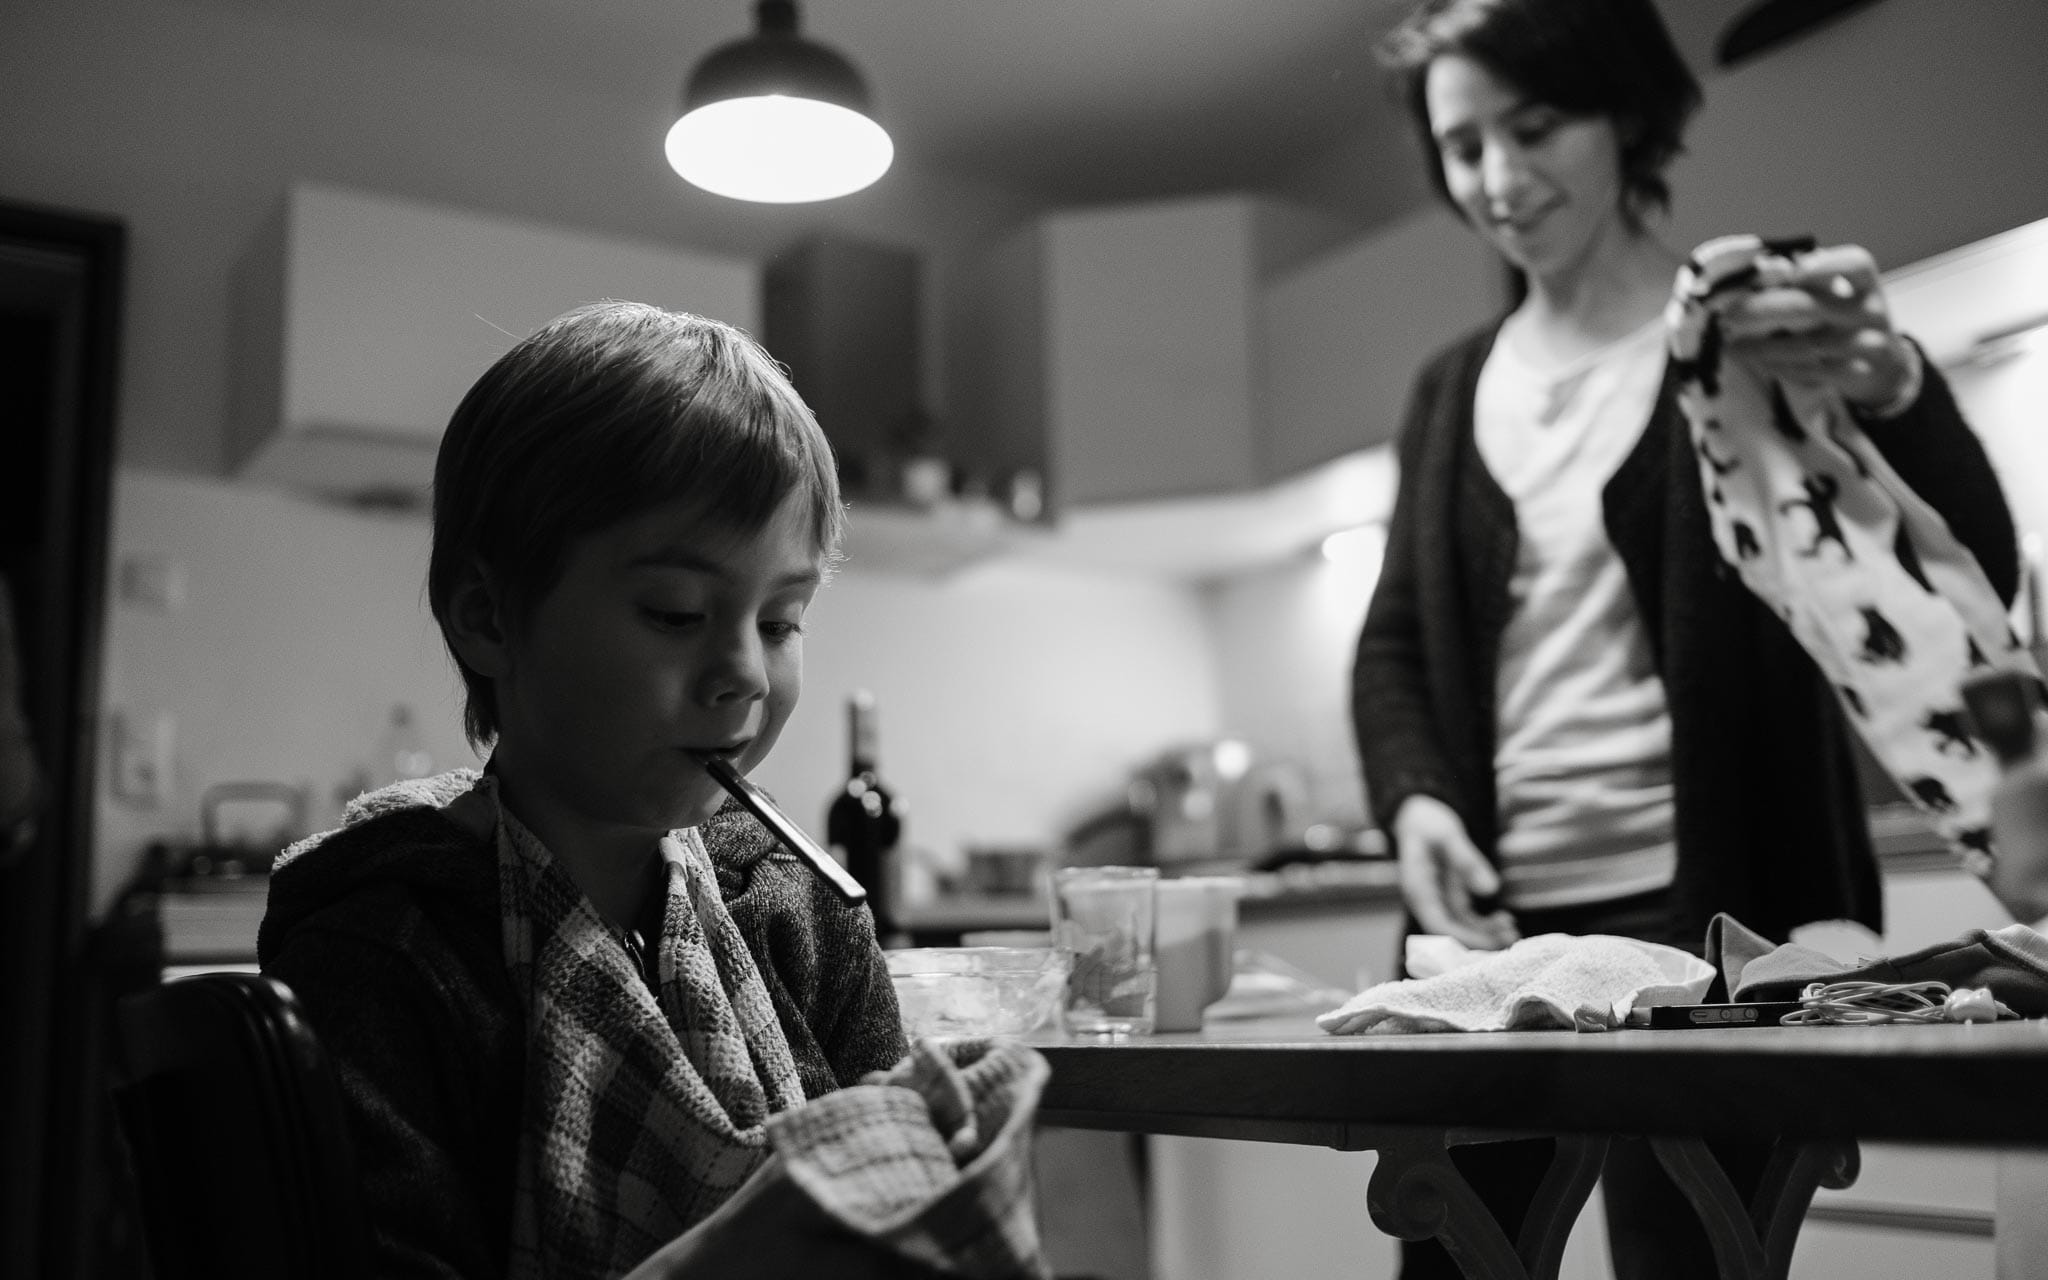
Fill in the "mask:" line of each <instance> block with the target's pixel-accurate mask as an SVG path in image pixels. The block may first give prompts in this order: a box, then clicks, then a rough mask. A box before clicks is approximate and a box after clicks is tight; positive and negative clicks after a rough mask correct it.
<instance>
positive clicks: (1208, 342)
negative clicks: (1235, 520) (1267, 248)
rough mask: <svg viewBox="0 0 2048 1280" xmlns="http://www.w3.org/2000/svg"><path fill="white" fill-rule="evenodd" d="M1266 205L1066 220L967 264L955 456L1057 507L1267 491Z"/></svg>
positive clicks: (952, 320) (953, 367)
mask: <svg viewBox="0 0 2048 1280" xmlns="http://www.w3.org/2000/svg"><path fill="white" fill-rule="evenodd" d="M1253 264H1254V243H1253V213H1252V205H1251V202H1249V201H1247V200H1243V199H1238V198H1218V199H1199V200H1187V201H1174V202H1169V203H1164V204H1149V205H1141V206H1131V207H1120V208H1115V209H1109V210H1088V211H1082V212H1068V213H1059V214H1054V215H1051V216H1049V217H1046V218H1044V219H1042V220H1040V221H1039V222H1037V223H1035V224H1033V225H1031V226H1030V227H1028V228H1026V229H1024V230H1023V231H1021V232H1019V233H1017V234H1015V235H1013V236H1012V237H1010V238H1009V239H1008V240H1006V241H1004V242H1002V243H1000V244H998V245H997V246H995V247H994V248H993V249H992V250H991V251H990V252H989V253H988V254H987V255H985V256H984V257H983V258H982V259H981V260H979V261H978V262H974V263H970V264H967V265H966V266H965V267H964V269H963V270H962V271H961V272H960V274H959V277H958V279H957V281H956V286H955V288H954V289H953V291H952V299H951V300H952V305H951V308H950V311H949V315H948V342H947V353H948V357H949V360H950V363H949V366H948V373H949V376H948V390H949V394H948V400H949V403H950V408H951V414H952V418H953V421H954V423H955V429H956V435H957V438H956V441H955V445H954V447H955V450H956V452H957V453H958V454H959V455H960V456H961V457H962V458H963V460H964V461H966V462H967V463H968V464H969V465H971V466H978V467H980V468H982V469H984V470H986V471H987V472H988V473H989V474H996V475H1000V474H1003V473H1005V472H1008V471H1013V470H1018V469H1025V468H1029V469H1033V470H1038V471H1040V472H1041V473H1042V474H1044V475H1045V476H1046V477H1047V483H1048V489H1049V493H1050V496H1051V499H1052V501H1053V504H1054V505H1055V506H1056V507H1067V506H1073V505H1077V504H1085V503H1093V502H1109V501H1121V500H1128V499H1137V498H1157V497H1168V496H1179V495H1185V494H1191V493H1204V492H1215V491H1222V490H1235V489H1241V488H1244V487H1246V486H1248V485H1251V484H1253V483H1255V482H1256V481H1257V479H1258V467H1257V463H1256V459H1255V455H1254V451H1253V430H1254V421H1253V420H1254V399H1255V395H1254V380H1253V373H1252V362H1253V348H1254V342H1253V340H1254V333H1253V328H1252V325H1253V317H1254V306H1253V290H1254V287H1255V283H1254V279H1253V274H1254V273H1253Z"/></svg>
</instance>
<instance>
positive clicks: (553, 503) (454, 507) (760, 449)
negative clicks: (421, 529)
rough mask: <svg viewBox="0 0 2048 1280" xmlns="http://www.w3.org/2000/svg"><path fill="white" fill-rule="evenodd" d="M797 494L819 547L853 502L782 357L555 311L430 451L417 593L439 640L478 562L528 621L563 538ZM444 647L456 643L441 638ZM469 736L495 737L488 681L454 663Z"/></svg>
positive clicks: (513, 612)
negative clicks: (655, 514) (668, 510)
mask: <svg viewBox="0 0 2048 1280" xmlns="http://www.w3.org/2000/svg"><path fill="white" fill-rule="evenodd" d="M791 493H799V494H801V495H803V498H804V501H805V502H806V504H807V505H808V506H809V508H810V513H811V528H812V533H813V536H814V538H815V539H816V542H817V547H818V551H819V553H820V555H822V556H823V557H824V558H825V559H826V560H827V561H828V563H829V562H830V561H832V560H835V559H836V558H837V557H838V554H839V546H840V542H841V540H842V538H843V537H844V535H845V521H846V516H845V512H844V510H843V508H842V506H841V502H840V496H839V480H838V475H837V472H836V470H835V468H834V462H833V457H832V449H831V446H830V445H829V444H828V443H827V442H826V440H825V435H824V432H823V431H821V430H820V429H819V427H818V422H817V419H816V418H815V417H814V416H813V415H812V413H811V411H810V409H809V407H808V406H806V405H805V404H804V402H803V400H802V398H801V397H799V396H798V395H797V393H796V390H795V388H793V387H792V386H790V384H789V379H788V378H787V376H786V375H785V374H784V372H783V370H782V368H781V367H780V366H779V365H777V364H776V362H775V361H774V360H773V359H772V358H770V357H769V355H768V353H767V352H766V351H764V350H762V349H761V347H760V345H759V344H758V343H756V342H755V341H754V340H753V339H752V338H750V337H748V336H747V335H746V334H745V333H743V332H741V331H740V330H738V329H736V328H734V327H732V326H731V325H728V324H724V323H722V322H720V321H717V320H708V319H706V318H704V317H702V316H696V315H690V314H687V313H684V312H675V311H665V310H663V309H661V308H660V307H652V306H647V305H645V304H642V303H636V302H611V301H607V302H596V303H591V304H589V305H587V306H582V307H578V308H577V309H576V310H574V311H571V312H568V313H567V314H565V315H562V316H558V317H556V318H555V319H554V320H552V321H550V322H549V323H548V324H547V325H546V326H544V327H543V328H541V329H540V330H539V331H537V332H536V333H534V334H533V335H532V336H531V337H528V338H526V339H525V340H524V341H522V342H520V343H519V344H518V345H516V346H514V347H513V348H512V349H511V350H510V351H507V352H506V353H505V354H504V355H502V356H500V357H499V358H498V360H497V362H496V363H494V364H493V365H492V366H491V367H490V368H489V369H488V370H486V371H485V372H484V375H483V376H482V377H480V378H478V379H477V381H476V384H475V385H474V386H472V387H471V388H470V389H469V392H468V394H467V395H465V396H463V398H462V403H461V404H460V405H458V406H457V407H456V410H455V413H454V416H453V417H451V418H450V419H449V421H448V430H447V432H446V434H444V435H443V436H442V437H441V449H440V453H439V456H438V457H437V458H436V460H435V463H434V534H433V552H432V556H431V558H430V560H429V564H428V569H427V599H428V603H429V605H430V606H431V607H432V609H433V611H434V619H435V621H436V622H438V623H439V624H440V626H441V633H442V636H443V638H444V639H446V638H447V637H448V635H449V622H450V610H451V608H452V607H453V599H454V595H455V592H456V589H457V587H458V586H459V585H460V584H461V582H462V580H463V578H464V576H465V575H466V574H467V573H469V572H471V571H473V570H475V569H479V568H480V569H481V570H482V571H483V572H484V573H485V574H486V575H487V576H488V579H489V581H490V583H491V586H492V588H493V589H494V590H495V591H496V592H497V595H498V601H499V603H500V606H501V608H502V610H503V620H504V621H505V623H506V624H507V625H516V624H518V623H519V622H521V621H523V620H524V619H525V618H527V617H528V616H530V614H531V612H532V609H533V607H534V606H535V605H536V604H537V603H538V602H539V601H540V600H541V599H542V598H543V597H545V596H546V594H547V593H548V591H549V590H550V589H551V588H552V587H553V586H554V585H555V583H556V581H557V580H558V579H559V578H560V576H561V573H562V570H563V568H564V566H565V565H566V563H567V559H568V553H569V548H570V546H571V544H572V543H573V542H574V541H575V540H576V539H577V538H580V537H583V536H584V535H586V534H590V533H594V532H596V531H598V530H600V529H603V528H605V527H607V526H609V525H612V524H614V523H616V522H618V521H619V520H622V519H625V518H626V517H628V516H632V515H635V514H638V513H639V512H642V511H644V510H646V509H648V508H649V507H653V506H657V505H661V504H664V503H669V502H675V501H679V500H680V501H684V502H688V503H692V504H695V505H696V507H697V509H698V510H699V511H701V513H702V516H703V518H704V520H705V522H706V524H707V525H709V526H710V527H712V528H714V529H719V530H722V531H725V532H729V533H735V534H748V533H753V532H756V531H758V530H760V529H761V528H762V527H764V526H765V525H766V524H767V522H768V521H769V519H770V518H771V517H773V516H774V514H775V512H776V510H777V509H778V508H780V506H781V505H782V503H783V500H784V499H786V498H787V497H788V496H789V495H790V494H791ZM449 651H450V653H451V654H453V653H454V652H455V650H454V646H453V645H452V644H451V645H450V646H449ZM456 667H457V669H458V670H460V671H461V673H462V679H463V683H464V685H465V686H467V691H468V697H467V700H466V704H465V706H464V710H463V723H464V727H465V728H466V729H467V731H468V733H469V739H470V742H471V743H472V744H474V745H477V746H483V745H485V744H487V743H489V742H491V741H492V740H494V739H495V738H496V737H497V733H498V716H497V700H496V698H495V696H494V693H493V689H492V685H491V681H490V680H489V679H488V678H487V677H484V676H480V675H478V674H477V673H476V672H474V671H471V670H470V669H469V668H467V667H465V666H463V665H462V659H461V657H460V655H456Z"/></svg>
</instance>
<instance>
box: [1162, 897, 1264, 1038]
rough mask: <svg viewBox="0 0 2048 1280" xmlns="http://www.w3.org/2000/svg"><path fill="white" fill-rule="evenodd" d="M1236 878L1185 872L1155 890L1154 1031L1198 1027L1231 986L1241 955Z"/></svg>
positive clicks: (1189, 1029) (1183, 1029)
mask: <svg viewBox="0 0 2048 1280" xmlns="http://www.w3.org/2000/svg"><path fill="white" fill-rule="evenodd" d="M1243 892H1244V881H1243V880H1241V879H1240V878H1238V877H1237V876H1181V877H1179V878H1177V879H1172V880H1161V881H1160V882H1159V884H1158V887H1157V888H1156V890H1155V891H1154V895H1155V897H1154V903H1153V915H1154V920H1153V925H1152V937H1153V942H1152V957H1153V963H1154V965H1155V966H1156V968H1157V971H1158V977H1157V979H1156V991H1155V995H1154V1006H1153V1017H1152V1029H1153V1030H1155V1031H1199V1030H1201V1029H1202V1014H1203V1011H1204V1010H1206V1009H1207V1008H1208V1007H1209V1006H1210V1005H1212V1004H1215V1003H1216V1002H1217V1001H1218V1000H1221V999H1222V998H1223V993H1224V992H1226V991H1228V990H1230V979H1231V974H1232V971H1233V970H1234V969H1235V967H1236V955H1237V900H1238V898H1239V897H1240V896H1241V895H1242V894H1243Z"/></svg>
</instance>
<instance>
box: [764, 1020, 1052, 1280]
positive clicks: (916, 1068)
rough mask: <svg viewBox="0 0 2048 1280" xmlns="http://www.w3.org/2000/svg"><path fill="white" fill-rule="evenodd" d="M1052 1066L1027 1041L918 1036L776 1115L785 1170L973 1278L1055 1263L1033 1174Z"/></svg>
mask: <svg viewBox="0 0 2048 1280" xmlns="http://www.w3.org/2000/svg"><path fill="white" fill-rule="evenodd" d="M1051 1074H1052V1072H1051V1069H1050V1068H1049V1067H1048V1066H1047V1065H1046V1061H1045V1058H1044V1056H1043V1055H1042V1054H1040V1053H1039V1052H1038V1051H1037V1050H1035V1049H1033V1048H1031V1047H1030V1046H1028V1045H1026V1044H1024V1043H1022V1042H1021V1041H1016V1040H951V1041H931V1040H920V1041H918V1042H917V1043H916V1044H914V1045H912V1046H911V1051H910V1056H909V1057H907V1058H905V1059H904V1060H903V1061H902V1062H900V1063H898V1064H896V1066H894V1067H892V1068H890V1069H889V1070H888V1071H878V1072H874V1073H873V1074H871V1075H869V1076H868V1078H867V1080H866V1081H864V1082H863V1083H861V1084H858V1085H855V1086H854V1087H852V1088H850V1089H841V1090H839V1091H838V1092H837V1093H831V1094H827V1095H825V1096H824V1097H822V1098H818V1099H815V1100H813V1101H812V1102H810V1103H808V1104H806V1105H805V1106H803V1107H800V1108H798V1109H796V1110H794V1111H785V1112H783V1113H781V1114H779V1115H777V1116H775V1117H773V1118H771V1119H770V1120H769V1121H768V1136H769V1141H770V1142H772V1143H773V1144H774V1147H775V1156H776V1163H777V1166H779V1172H781V1173H783V1174H786V1175H787V1176H788V1177H789V1178H790V1180H791V1181H793V1182H795V1183H796V1185H797V1186H798V1187H800V1188H801V1189H802V1190H803V1192H804V1193H805V1194H806V1195H807V1196H809V1197H810V1199H811V1200H812V1201H813V1202H814V1203H815V1204H817V1205H818V1207H820V1208H821V1209H823V1210H824V1211H825V1213H826V1215H827V1216H828V1217H830V1218H832V1219H833V1220H834V1221H836V1222H838V1223H839V1225H841V1226H843V1227H845V1228H846V1229H847V1230H848V1231H851V1232H853V1233H854V1234H856V1235H860V1236H864V1237H866V1238H868V1239H869V1240H872V1241H874V1242H876V1243H877V1244H880V1245H882V1246H883V1247H885V1248H887V1249H889V1250H891V1251H892V1252H894V1253H896V1254H898V1255H899V1256H901V1257H903V1258H906V1259H909V1260H911V1261H913V1262H916V1263H920V1264H922V1265H923V1266H925V1267H929V1268H932V1269H935V1270H939V1271H943V1272H946V1273H948V1274H952V1275H961V1276H969V1277H974V1280H1011V1278H1012V1277H1042V1276H1046V1275H1049V1274H1050V1272H1049V1271H1048V1269H1047V1266H1046V1262H1045V1259H1044V1256H1043V1255H1042V1254H1041V1252H1040V1250H1039V1239H1038V1220H1037V1214H1036V1210H1035V1198H1034V1196H1033V1190H1032V1181H1031V1132H1032V1119H1033V1117H1034V1116H1035V1115H1036V1114H1037V1110H1038V1095H1039V1093H1040V1092H1041V1091H1042V1090H1043V1089H1044V1088H1045V1082H1046V1080H1047V1078H1048V1077H1049V1076H1050V1075H1051Z"/></svg>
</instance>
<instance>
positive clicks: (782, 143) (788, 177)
mask: <svg viewBox="0 0 2048 1280" xmlns="http://www.w3.org/2000/svg"><path fill="white" fill-rule="evenodd" d="M754 15H755V22H756V26H757V29H756V30H755V32H754V34H753V35H752V36H749V37H748V38H746V39H744V40H735V41H733V42H732V43H730V44H726V45H721V46H719V47H718V48H716V49H713V50H712V51H711V52H710V53H708V54H706V55H705V57H704V60H703V61H702V62H700V63H698V64H697V69H696V70H695V71H692V72H691V73H690V78H689V80H687V81H686V82H685V83H684V85H683V114H682V118H681V119H679V120H677V121H676V122H675V125H674V126H673V127H672V128H670V129H669V131H668V143H667V149H668V162H669V165H670V166H671V167H673V168H674V169H675V171H676V172H677V173H679V174H681V175H682V176H683V177H684V178H685V179H687V180H688V181H690V182H691V183H693V184H694V185H696V186H699V187H702V188H703V189H704V190H706V191H710V192H713V193H715V194H717V195H722V196H730V197H732V198H733V199H735V200H755V201H760V202H763V203H769V204H795V203H799V202H802V201H807V200H830V199H832V198H833V197H835V196H843V195H847V194H849V193H851V192H855V191H859V190H860V189H861V188H862V187H865V186H867V185H868V184H870V183H872V182H873V181H874V180H875V179H877V178H879V177H881V176H882V174H883V173H885V172H886V171H887V170H888V168H889V162H890V160H892V159H893V158H894V157H895V154H896V149H895V146H894V144H892V143H891V142H890V141H889V135H888V133H886V132H885V131H884V130H883V129H882V126H881V125H879V124H876V123H875V122H874V120H873V119H872V118H870V116H869V115H868V109H869V108H868V90H867V85H866V84H864V83H863V82H862V81H861V77H860V72H858V71H856V70H854V68H853V64H852V63H850V62H848V61H847V60H846V59H845V58H842V57H840V56H839V54H837V53H835V52H834V51H832V50H831V49H828V48H826V47H825V46H824V45H821V44H818V43H816V42H814V41H810V40H806V39H804V38H803V37H802V36H800V35H798V34H797V29H796V28H797V13H796V0H759V3H757V4H756V5H755V6H754Z"/></svg>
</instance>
